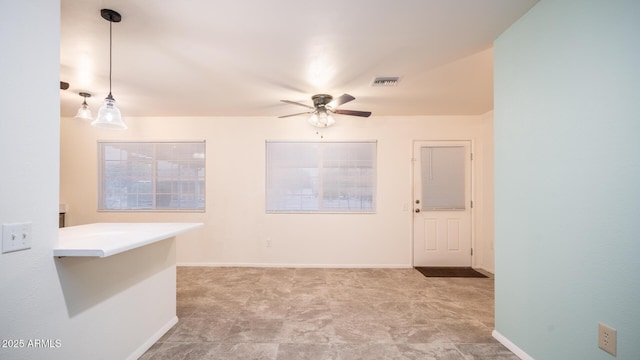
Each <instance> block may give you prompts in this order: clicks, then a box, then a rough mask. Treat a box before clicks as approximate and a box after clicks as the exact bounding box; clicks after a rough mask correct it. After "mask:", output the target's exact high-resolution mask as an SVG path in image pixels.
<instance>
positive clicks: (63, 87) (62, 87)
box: [60, 81, 69, 90]
mask: <svg viewBox="0 0 640 360" xmlns="http://www.w3.org/2000/svg"><path fill="white" fill-rule="evenodd" d="M68 88H69V83H68V82H64V81H60V90H67V89H68Z"/></svg>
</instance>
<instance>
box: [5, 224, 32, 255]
mask: <svg viewBox="0 0 640 360" xmlns="http://www.w3.org/2000/svg"><path fill="white" fill-rule="evenodd" d="M30 248H31V223H30V222H29V223H15V224H2V253H3V254H4V253H8V252H12V251H18V250H26V249H30Z"/></svg>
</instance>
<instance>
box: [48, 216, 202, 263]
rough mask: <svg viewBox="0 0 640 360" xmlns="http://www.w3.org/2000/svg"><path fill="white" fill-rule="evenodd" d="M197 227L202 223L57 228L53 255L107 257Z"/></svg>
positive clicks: (98, 224)
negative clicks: (56, 243)
mask: <svg viewBox="0 0 640 360" xmlns="http://www.w3.org/2000/svg"><path fill="white" fill-rule="evenodd" d="M201 226H203V224H202V223H95V224H87V225H79V226H70V227H65V228H60V229H59V240H58V246H56V247H55V248H54V249H53V256H93V257H107V256H111V255H115V254H119V253H121V252H125V251H128V250H132V249H135V248H139V247H142V246H145V245H149V244H152V243H154V242H157V241H162V240H165V239H169V238H172V237H174V236H176V235H179V234H182V233H184V232H187V231H190V230H193V229H196V228H199V227H201Z"/></svg>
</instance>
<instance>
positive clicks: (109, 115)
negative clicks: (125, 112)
mask: <svg viewBox="0 0 640 360" xmlns="http://www.w3.org/2000/svg"><path fill="white" fill-rule="evenodd" d="M91 125H93V126H97V127H101V128H108V129H117V130H126V129H127V125H125V123H124V122H123V121H122V113H120V109H118V106H116V100H115V99H114V98H113V96H111V93H109V96H107V97H106V98H105V99H104V104H102V106H100V109H99V110H98V117H97V118H96V119H95V120H94V121H93V122H92V123H91Z"/></svg>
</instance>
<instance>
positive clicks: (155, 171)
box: [98, 141, 205, 211]
mask: <svg viewBox="0 0 640 360" xmlns="http://www.w3.org/2000/svg"><path fill="white" fill-rule="evenodd" d="M98 157H99V159H98V160H99V164H100V166H99V180H98V181H99V199H98V209H99V210H116V211H118V210H126V211H129V210H137V211H155V210H171V211H175V210H190V211H204V204H205V197H204V192H205V191H204V189H205V142H204V141H199V142H111V141H103V142H98Z"/></svg>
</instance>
